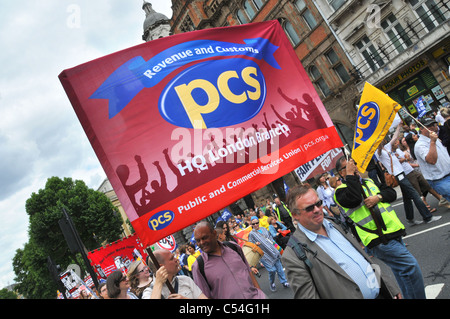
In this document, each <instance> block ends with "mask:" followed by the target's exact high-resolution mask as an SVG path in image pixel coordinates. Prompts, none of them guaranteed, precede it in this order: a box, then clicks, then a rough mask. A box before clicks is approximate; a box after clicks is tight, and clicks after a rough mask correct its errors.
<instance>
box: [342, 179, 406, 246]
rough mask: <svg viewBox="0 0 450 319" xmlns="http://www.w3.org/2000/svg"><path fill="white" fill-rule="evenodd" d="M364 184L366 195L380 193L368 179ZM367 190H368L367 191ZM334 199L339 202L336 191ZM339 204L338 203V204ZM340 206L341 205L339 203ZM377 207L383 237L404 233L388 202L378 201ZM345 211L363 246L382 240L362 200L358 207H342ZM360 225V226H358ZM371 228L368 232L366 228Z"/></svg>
mask: <svg viewBox="0 0 450 319" xmlns="http://www.w3.org/2000/svg"><path fill="white" fill-rule="evenodd" d="M364 182H365V186H367V187H364V186H363V189H364V192H365V193H366V196H367V197H369V196H376V195H377V194H379V193H380V190H379V189H378V187H377V186H376V185H375V183H374V182H373V181H372V180H370V179H364ZM344 187H347V185H346V184H341V185H339V186H338V187H337V188H336V191H337V190H338V189H340V188H344ZM368 190H369V191H368ZM334 201H335V202H336V203H337V204H339V202H338V201H337V199H336V193H335V195H334ZM339 205H340V204H339ZM340 206H341V207H342V205H340ZM377 206H378V209H379V210H380V213H381V217H382V218H383V221H384V224H385V225H386V230H384V229H382V230H381V232H382V234H383V237H384V238H383V239H386V240H391V239H393V238H397V237H400V236H402V235H404V234H405V226H404V225H403V224H402V222H401V221H400V219H398V217H397V214H396V213H395V211H394V209H393V208H392V207H391V205H389V204H388V203H383V202H379V203H378V204H377ZM342 208H343V209H344V211H345V214H346V215H347V216H348V217H350V218H351V220H352V221H353V222H354V223H355V224H356V227H355V229H356V232H357V233H358V236H359V238H360V239H361V242H362V243H363V245H364V246H366V247H369V248H372V247H375V246H376V245H378V244H380V243H381V242H382V240H381V238H380V236H379V235H378V233H377V227H376V224H375V221H374V220H373V218H372V215H371V214H370V211H369V209H368V208H367V206H366V205H364V201H362V202H361V204H360V205H359V206H358V207H355V208H346V207H342ZM358 226H362V227H358ZM364 228H365V229H368V230H371V231H372V232H369V231H367V230H364Z"/></svg>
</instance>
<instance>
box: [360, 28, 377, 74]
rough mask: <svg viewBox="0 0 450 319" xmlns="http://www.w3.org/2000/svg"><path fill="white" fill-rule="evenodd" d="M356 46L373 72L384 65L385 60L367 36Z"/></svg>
mask: <svg viewBox="0 0 450 319" xmlns="http://www.w3.org/2000/svg"><path fill="white" fill-rule="evenodd" d="M355 46H356V47H357V49H358V51H359V53H360V54H361V55H362V56H363V58H364V60H365V62H366V63H367V64H368V65H369V67H370V69H371V70H372V71H373V72H375V71H376V70H378V69H379V68H380V67H382V66H383V65H384V61H383V59H382V58H381V56H380V55H379V54H378V51H377V50H376V49H375V47H374V46H373V44H372V43H371V42H370V40H369V38H368V37H367V36H364V37H363V38H362V39H361V40H360V41H358V42H356V43H355Z"/></svg>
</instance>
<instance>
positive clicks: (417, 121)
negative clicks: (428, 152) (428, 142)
mask: <svg viewBox="0 0 450 319" xmlns="http://www.w3.org/2000/svg"><path fill="white" fill-rule="evenodd" d="M406 114H408V115H409V116H410V117H411V118H412V119H413V120H414V121H416V123H419V124H420V125H421V126H422V127H423V128H424V129H426V130H427V131H428V132H429V133H434V132H433V131H430V130H429V129H428V128H427V127H426V126H425V125H423V124H422V123H420V121H419V120H417V119H416V118H415V117H414V116H412V115H411V114H409V113H408V112H406ZM438 141H439V142H441V143H442V141H441V139H440V138H438Z"/></svg>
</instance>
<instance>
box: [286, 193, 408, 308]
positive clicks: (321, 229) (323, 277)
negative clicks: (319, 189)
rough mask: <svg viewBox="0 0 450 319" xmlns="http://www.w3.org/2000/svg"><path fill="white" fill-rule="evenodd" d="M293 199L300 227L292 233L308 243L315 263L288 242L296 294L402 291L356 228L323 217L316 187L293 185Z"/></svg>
mask: <svg viewBox="0 0 450 319" xmlns="http://www.w3.org/2000/svg"><path fill="white" fill-rule="evenodd" d="M288 204H289V208H290V211H291V213H292V217H293V218H294V219H296V220H297V222H298V223H297V227H298V229H299V230H300V231H297V232H295V233H294V234H293V236H295V237H296V238H297V239H298V241H300V242H301V243H303V244H306V246H307V247H308V249H307V250H305V253H306V255H307V257H308V259H309V260H310V262H311V264H312V267H308V266H307V265H306V263H305V262H304V261H302V260H300V259H299V258H298V257H297V255H296V254H295V252H294V250H293V249H292V248H291V247H289V246H288V247H286V249H285V251H284V253H283V257H282V262H283V265H284V266H285V268H286V275H287V277H288V281H289V283H290V284H291V287H292V289H293V291H294V297H295V298H326V299H337V298H339V299H342V298H367V299H375V298H399V297H400V289H399V287H398V285H397V283H396V282H395V280H392V279H391V278H389V277H386V276H385V275H384V274H383V273H381V270H380V267H379V266H378V265H375V264H373V261H372V260H371V259H370V257H369V256H368V255H367V254H366V253H365V252H364V251H363V250H362V248H361V247H360V245H359V244H358V242H357V241H356V240H355V239H354V238H353V237H352V236H351V234H350V233H345V231H344V230H342V229H341V228H340V227H339V226H337V224H335V223H334V222H332V221H329V220H324V215H323V210H322V201H321V200H320V198H319V197H318V195H317V193H316V191H315V190H314V189H313V188H311V187H310V186H309V185H301V186H297V187H294V188H292V189H291V190H290V191H289V193H288ZM375 270H376V271H375Z"/></svg>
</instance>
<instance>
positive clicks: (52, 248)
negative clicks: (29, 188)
mask: <svg viewBox="0 0 450 319" xmlns="http://www.w3.org/2000/svg"><path fill="white" fill-rule="evenodd" d="M25 208H26V212H27V214H28V215H29V221H30V223H29V227H28V234H29V242H28V243H27V244H26V245H25V247H24V249H19V250H17V251H16V256H15V257H14V260H13V267H14V271H15V274H16V282H20V284H19V285H18V286H17V289H18V291H19V292H20V293H22V294H23V295H24V296H25V297H26V298H55V295H56V289H57V288H56V284H55V283H54V281H53V280H52V279H51V277H50V274H49V271H48V269H47V256H51V258H52V259H53V260H54V261H55V263H56V264H59V265H61V267H62V269H65V268H66V267H67V266H68V265H69V264H71V263H74V262H76V260H75V259H74V256H73V254H72V253H71V252H70V250H69V248H68V246H67V243H66V241H65V239H64V236H63V234H62V232H61V229H60V227H59V224H58V221H59V220H60V219H61V218H62V217H63V208H64V209H65V210H66V211H67V213H68V214H69V215H70V217H71V218H72V221H73V223H74V225H75V228H76V229H77V231H78V233H79V235H80V238H81V240H82V242H83V244H84V245H85V247H86V249H87V250H88V251H90V250H93V249H96V248H98V247H100V246H101V243H103V242H104V241H107V242H113V241H115V240H118V239H120V237H121V233H122V228H121V225H122V220H121V218H120V213H119V212H118V211H117V208H116V207H114V205H112V203H111V202H110V200H109V199H108V198H107V197H106V196H105V195H104V194H103V193H101V192H97V191H95V190H93V189H90V188H88V187H87V186H86V184H85V183H84V182H83V181H81V180H75V181H73V180H72V179H71V178H64V179H60V178H59V177H51V178H49V179H48V180H47V183H46V185H45V188H44V189H40V190H39V191H38V192H37V193H33V194H31V196H30V198H29V199H28V200H27V201H26V205H25Z"/></svg>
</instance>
